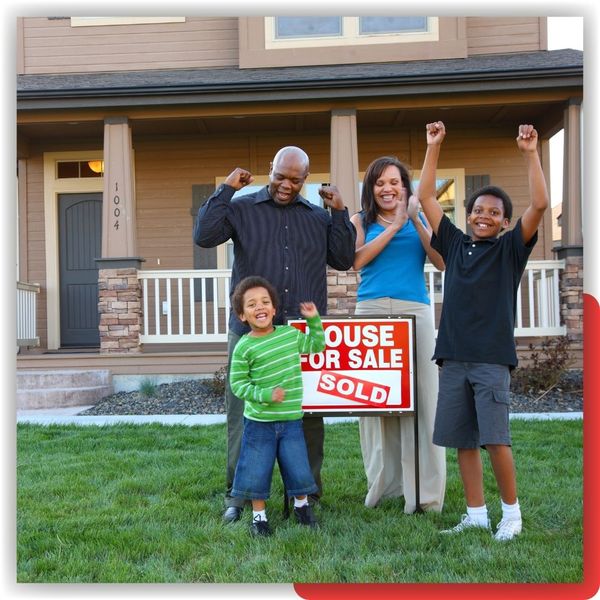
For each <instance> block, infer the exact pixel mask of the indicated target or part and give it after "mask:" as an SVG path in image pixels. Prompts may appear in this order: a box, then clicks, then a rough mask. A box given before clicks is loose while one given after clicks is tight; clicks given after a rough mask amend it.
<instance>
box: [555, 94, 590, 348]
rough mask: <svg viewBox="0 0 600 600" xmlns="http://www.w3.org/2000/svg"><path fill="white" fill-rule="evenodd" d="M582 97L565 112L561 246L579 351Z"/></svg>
mask: <svg viewBox="0 0 600 600" xmlns="http://www.w3.org/2000/svg"><path fill="white" fill-rule="evenodd" d="M581 125H582V123H581V99H571V101H570V102H569V104H568V106H567V107H566V108H565V113H564V158H563V200H562V218H561V221H562V223H561V227H562V234H561V246H560V247H559V248H558V249H557V250H556V253H557V257H558V258H559V259H564V260H565V269H564V271H563V273H562V275H561V280H560V312H561V318H562V320H563V322H564V324H565V326H566V328H567V335H568V336H569V339H570V340H571V344H572V349H573V351H574V352H575V353H577V352H581V351H582V349H583V227H582V202H583V195H582V160H581V148H582V143H581Z"/></svg>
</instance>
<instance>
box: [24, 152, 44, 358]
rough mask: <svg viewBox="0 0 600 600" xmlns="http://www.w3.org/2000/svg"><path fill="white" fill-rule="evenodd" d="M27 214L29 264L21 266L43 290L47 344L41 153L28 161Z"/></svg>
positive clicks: (40, 320)
mask: <svg viewBox="0 0 600 600" xmlns="http://www.w3.org/2000/svg"><path fill="white" fill-rule="evenodd" d="M26 179H27V181H26V182H25V185H26V186H27V194H28V197H27V218H26V223H25V224H21V227H26V230H27V232H26V235H27V240H28V251H27V259H26V260H27V265H23V267H22V270H23V271H24V272H25V273H27V282H28V283H39V284H40V294H39V296H38V298H37V327H38V335H39V337H40V345H41V346H42V347H45V346H46V345H47V342H48V336H47V333H48V320H47V317H46V259H45V252H46V250H45V243H46V236H45V232H44V173H43V161H42V157H41V156H38V157H36V158H34V159H31V160H29V161H28V164H27V174H26Z"/></svg>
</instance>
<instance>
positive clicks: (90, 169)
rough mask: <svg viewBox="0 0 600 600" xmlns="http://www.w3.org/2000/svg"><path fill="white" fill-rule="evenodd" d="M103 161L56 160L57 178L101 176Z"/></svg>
mask: <svg viewBox="0 0 600 600" xmlns="http://www.w3.org/2000/svg"><path fill="white" fill-rule="evenodd" d="M103 170H104V163H103V162H102V161H101V160H89V161H88V160H59V161H56V178H57V179H81V178H83V177H102V173H103Z"/></svg>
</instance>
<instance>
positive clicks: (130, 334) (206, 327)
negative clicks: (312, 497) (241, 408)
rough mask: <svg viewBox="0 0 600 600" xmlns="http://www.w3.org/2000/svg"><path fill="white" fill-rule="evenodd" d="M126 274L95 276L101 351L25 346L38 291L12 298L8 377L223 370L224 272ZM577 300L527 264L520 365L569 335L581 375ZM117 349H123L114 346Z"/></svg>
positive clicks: (566, 275) (558, 281)
mask: <svg viewBox="0 0 600 600" xmlns="http://www.w3.org/2000/svg"><path fill="white" fill-rule="evenodd" d="M120 271H122V272H120ZM130 271H131V269H124V270H118V269H106V270H101V271H100V280H101V282H102V281H103V282H105V283H106V282H110V283H106V285H104V284H101V286H100V287H101V290H100V306H101V307H103V308H102V309H101V310H102V314H101V317H100V325H99V328H100V330H101V331H100V333H101V346H100V348H88V349H69V348H62V349H55V350H52V349H48V348H41V347H39V346H28V344H29V343H30V341H31V340H32V339H34V340H35V339H37V337H38V336H37V335H36V330H35V329H36V324H35V318H36V317H35V316H36V308H35V298H36V296H37V288H35V286H29V288H27V289H23V288H24V287H27V286H23V285H19V286H18V288H19V290H18V294H19V295H20V296H21V297H22V296H23V295H28V294H29V295H30V296H31V297H30V298H29V299H28V301H25V300H23V299H22V300H21V301H20V302H19V303H18V305H17V330H18V331H22V330H26V331H27V337H23V338H21V339H17V346H21V349H20V352H19V354H18V356H17V369H19V370H37V369H45V370H60V369H108V370H110V372H111V373H112V374H113V375H117V376H118V375H134V376H140V377H142V376H148V377H150V376H158V375H169V376H183V375H196V376H198V375H201V376H207V377H210V376H212V375H213V374H214V373H215V371H217V370H218V369H219V368H221V367H222V366H224V365H225V364H226V362H227V349H226V342H227V334H228V326H227V325H228V324H227V318H226V315H227V314H228V313H229V281H230V275H231V272H230V270H228V269H219V270H156V271H155V270H136V269H133V271H134V272H135V277H132V273H131V272H130ZM443 277H444V275H443V273H439V272H437V271H436V270H435V269H434V268H433V267H432V266H431V265H427V266H426V281H427V286H428V289H429V291H430V297H431V298H432V303H431V310H432V313H433V315H434V318H435V322H436V324H437V323H438V321H439V315H440V312H441V303H442V299H443V298H442V290H443ZM126 282H129V284H128V285H126V284H125V283H126ZM328 284H329V308H328V312H329V314H332V315H343V314H353V312H354V305H355V301H356V289H357V285H358V274H357V273H356V272H354V271H349V272H347V273H343V272H337V271H333V270H331V271H330V272H329V273H328ZM107 286H108V287H107ZM132 287H133V288H134V291H135V293H137V294H138V295H139V298H140V301H139V302H135V301H134V302H130V303H128V302H127V301H121V299H120V298H119V293H121V294H127V295H129V297H130V298H131V294H132V289H131V288H132ZM578 290H579V291H578ZM581 293H582V281H581V272H580V270H577V269H576V270H575V271H573V269H572V268H570V267H567V266H566V261H565V260H546V261H544V260H542V261H538V260H535V261H534V260H532V261H530V262H529V263H528V265H527V268H526V271H525V273H524V276H523V279H522V282H521V287H520V288H519V296H518V305H517V319H516V329H515V336H516V338H517V347H518V350H519V354H520V356H521V357H526V356H527V354H528V346H529V343H530V342H534V343H535V341H536V340H537V341H539V339H540V338H544V337H546V336H564V335H569V337H570V339H572V341H573V346H572V349H573V358H574V365H573V366H577V367H580V366H581V364H582V336H581V330H582V327H581V322H582V311H579V309H578V308H577V299H578V298H579V299H581ZM138 323H139V325H138ZM25 324H27V326H26V327H25ZM119 340H126V343H124V344H123V346H122V347H120V346H119ZM133 340H135V343H132V342H133ZM103 344H104V345H103Z"/></svg>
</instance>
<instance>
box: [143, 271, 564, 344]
mask: <svg viewBox="0 0 600 600" xmlns="http://www.w3.org/2000/svg"><path fill="white" fill-rule="evenodd" d="M563 268H564V261H560V260H540V261H530V262H529V263H528V264H527V267H526V270H525V273H524V275H523V279H522V281H521V286H520V287H519V292H518V298H517V317H516V328H515V336H517V337H529V336H532V337H536V336H547V335H565V334H566V327H565V326H564V325H561V324H560V300H559V275H560V272H561V270H562V269H563ZM230 276H231V271H230V270H229V269H214V270H213V269H208V270H178V271H139V272H138V278H139V279H140V280H141V281H142V290H143V291H142V293H143V311H144V329H143V332H142V334H141V335H140V342H141V343H160V344H169V343H181V342H188V343H192V342H193V343H198V342H226V341H227V333H228V327H227V322H228V315H229V281H230ZM425 277H426V282H427V285H428V288H429V290H430V296H431V298H432V300H433V301H432V303H431V311H432V314H433V316H434V321H435V323H436V325H437V323H438V322H439V315H440V312H441V302H442V298H443V281H444V273H440V272H439V271H437V270H436V269H435V268H434V267H433V266H432V265H430V264H428V265H426V267H425ZM431 290H433V293H431ZM436 333H437V332H436Z"/></svg>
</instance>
